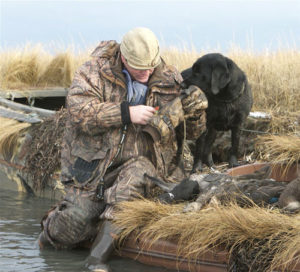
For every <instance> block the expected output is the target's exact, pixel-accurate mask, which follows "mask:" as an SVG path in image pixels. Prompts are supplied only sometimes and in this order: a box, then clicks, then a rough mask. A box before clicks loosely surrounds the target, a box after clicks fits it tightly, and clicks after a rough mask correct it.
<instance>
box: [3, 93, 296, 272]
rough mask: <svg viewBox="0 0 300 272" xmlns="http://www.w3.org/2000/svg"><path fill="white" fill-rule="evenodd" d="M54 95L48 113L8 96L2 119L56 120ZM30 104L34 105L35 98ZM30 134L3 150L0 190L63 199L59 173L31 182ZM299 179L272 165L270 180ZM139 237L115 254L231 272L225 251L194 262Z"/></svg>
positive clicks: (172, 245)
mask: <svg viewBox="0 0 300 272" xmlns="http://www.w3.org/2000/svg"><path fill="white" fill-rule="evenodd" d="M48 93H49V92H48ZM30 95H31V96H30V97H34V99H35V100H37V99H41V97H40V95H41V94H40V93H39V92H36V91H35V92H31V93H30ZM53 95H55V96H54V97H59V99H60V103H56V104H55V106H54V107H51V105H49V104H48V102H47V99H48V98H51V99H52V98H53ZM53 95H52V96H50V97H49V94H48V95H46V96H45V97H44V101H43V104H44V105H47V108H46V109H45V108H44V109H43V108H41V107H35V106H33V105H24V100H25V101H26V99H27V98H26V97H22V96H20V97H18V96H17V95H16V94H15V95H14V99H15V100H16V99H21V100H22V101H21V102H23V104H20V103H18V102H16V101H12V100H11V99H12V95H6V96H5V97H2V98H0V116H1V117H5V118H6V119H12V120H17V121H19V122H26V123H31V124H39V123H40V122H42V121H43V120H46V119H47V118H49V117H51V116H52V117H53V116H54V115H55V114H56V111H57V109H58V108H59V107H60V106H62V105H63V104H64V96H65V92H64V90H60V91H59V92H57V93H55V94H53ZM8 98H10V99H8ZM28 101H29V100H28V99H27V102H28ZM30 101H32V98H31V99H30ZM49 103H50V102H49ZM50 104H51V103H50ZM30 132H32V131H30V130H29V129H28V128H24V129H23V130H22V133H20V134H17V137H16V138H15V139H14V144H15V145H17V149H15V148H14V147H11V149H12V150H7V149H9V147H7V146H6V147H7V149H1V150H2V152H0V181H1V188H3V189H9V190H14V191H23V192H27V193H28V194H34V195H37V196H39V197H46V198H52V199H53V198H54V199H61V197H62V196H63V191H64V190H63V189H64V186H63V185H62V184H61V183H60V181H59V169H58V170H57V171H55V172H54V173H53V174H52V175H51V177H50V178H49V180H48V182H47V184H46V186H45V187H44V188H43V190H41V191H39V192H36V191H35V189H34V181H33V180H32V179H31V178H30V175H28V173H26V171H27V170H26V167H25V163H26V162H25V158H26V152H28V145H30V141H31V139H30V137H28V134H30ZM3 150H5V151H3ZM267 164H269V162H264V163H254V164H248V165H244V166H240V167H237V168H233V169H230V170H228V171H227V174H229V175H233V176H234V175H241V174H248V173H252V172H254V171H256V170H258V169H260V168H261V167H263V166H265V165H267ZM299 175H300V165H298V164H295V165H293V166H292V167H289V168H288V169H283V168H282V166H280V165H272V174H271V177H272V178H274V179H275V180H277V181H285V182H289V181H291V180H293V179H295V178H296V177H298V176H299ZM136 237H137V235H135V234H134V233H133V234H131V235H130V236H128V237H127V238H126V239H125V240H124V242H123V243H122V246H121V247H120V248H119V249H118V250H116V252H115V254H116V255H118V256H121V257H126V258H131V259H134V260H136V261H139V262H141V263H144V264H148V265H152V266H158V267H164V268H168V269H175V270H176V269H177V270H181V271H203V272H212V271H213V272H221V271H228V262H229V258H230V254H229V252H228V251H227V250H226V249H225V248H222V247H221V248H218V249H217V250H216V249H214V250H209V251H207V252H204V253H203V254H200V255H198V256H197V259H192V258H187V257H185V255H184V254H183V255H178V250H177V247H178V245H177V242H176V241H172V240H157V241H155V242H154V243H152V241H151V240H149V239H148V238H146V237H143V236H141V237H140V236H139V239H137V238H136ZM274 271H281V270H280V267H279V268H278V270H274ZM292 271H294V272H297V271H299V272H300V262H298V263H295V264H294V266H293V269H292Z"/></svg>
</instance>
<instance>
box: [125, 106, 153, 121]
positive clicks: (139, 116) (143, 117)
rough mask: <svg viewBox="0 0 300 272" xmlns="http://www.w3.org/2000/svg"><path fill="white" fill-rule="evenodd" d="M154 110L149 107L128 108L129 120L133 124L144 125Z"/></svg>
mask: <svg viewBox="0 0 300 272" xmlns="http://www.w3.org/2000/svg"><path fill="white" fill-rule="evenodd" d="M155 111H156V109H155V108H153V107H150V106H144V105H137V106H129V113H130V120H131V122H132V123H133V124H140V125H146V124H147V123H148V121H149V120H150V118H151V117H152V116H153V114H154V113H155Z"/></svg>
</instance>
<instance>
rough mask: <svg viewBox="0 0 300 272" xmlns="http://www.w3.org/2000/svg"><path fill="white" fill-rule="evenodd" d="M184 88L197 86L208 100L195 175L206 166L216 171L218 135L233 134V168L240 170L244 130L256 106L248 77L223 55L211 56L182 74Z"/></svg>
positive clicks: (231, 153) (195, 160)
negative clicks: (213, 149)
mask: <svg viewBox="0 0 300 272" xmlns="http://www.w3.org/2000/svg"><path fill="white" fill-rule="evenodd" d="M181 74H182V77H183V79H184V80H183V82H182V84H181V86H182V88H188V87H189V86H190V85H196V86H198V87H199V88H201V89H202V91H203V92H204V93H205V95H206V97H207V100H208V108H207V109H206V118H207V121H206V127H207V130H206V132H205V133H203V134H202V135H201V136H200V137H199V138H198V139H197V141H196V151H195V159H194V166H193V170H192V172H196V171H197V170H200V171H201V170H202V163H205V164H206V165H207V166H208V167H213V166H214V162H213V159H212V145H213V143H214V141H215V139H216V133H217V131H227V130H231V151H230V154H229V167H230V168H232V167H236V166H238V165H239V164H238V161H237V157H238V149H239V140H240V133H241V127H242V125H243V122H244V121H245V119H246V118H247V116H248V114H249V112H250V110H251V107H252V104H253V98H252V92H251V88H250V85H249V84H248V80H247V77H246V75H245V73H244V72H243V71H242V70H241V69H240V68H239V67H238V66H237V65H236V64H235V63H234V62H233V61H232V60H231V59H229V58H227V57H224V56H223V55H221V54H218V53H213V54H207V55H204V56H202V57H201V58H199V59H198V60H197V61H196V62H195V63H194V64H193V66H192V68H189V69H186V70H184V71H183V72H182V73H181Z"/></svg>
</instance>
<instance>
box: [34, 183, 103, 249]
mask: <svg viewBox="0 0 300 272" xmlns="http://www.w3.org/2000/svg"><path fill="white" fill-rule="evenodd" d="M94 195H95V193H94V192H89V191H84V190H82V189H79V188H75V187H73V186H71V187H70V188H68V192H67V194H66V195H65V197H64V199H63V200H62V201H60V202H59V203H58V204H57V205H56V206H54V207H53V208H51V209H50V210H49V211H48V212H47V214H46V215H45V216H44V217H43V219H42V222H41V225H42V232H41V234H40V237H39V244H40V247H41V248H43V247H44V246H46V245H48V244H50V245H52V246H53V247H55V248H58V249H60V248H74V247H80V246H83V245H84V244H85V243H91V242H92V241H93V240H94V238H95V236H96V235H97V232H98V226H99V224H100V219H99V216H100V214H101V213H102V212H103V211H104V208H105V203H104V202H103V201H96V200H95V199H94Z"/></svg>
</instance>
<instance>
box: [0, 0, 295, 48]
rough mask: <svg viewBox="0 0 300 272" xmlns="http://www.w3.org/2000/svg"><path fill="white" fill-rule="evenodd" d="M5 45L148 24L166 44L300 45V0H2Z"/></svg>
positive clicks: (80, 42)
mask: <svg viewBox="0 0 300 272" xmlns="http://www.w3.org/2000/svg"><path fill="white" fill-rule="evenodd" d="M0 18H1V19H0V20H1V21H0V31H1V32H0V47H1V49H2V50H3V49H7V48H15V47H20V46H24V45H25V44H26V43H31V44H37V43H41V44H43V45H52V46H53V45H54V46H59V47H63V48H67V47H68V46H70V45H73V46H75V47H76V48H79V49H80V48H83V49H84V48H86V47H90V46H93V45H96V44H97V43H98V42H100V41H102V40H117V41H121V39H122V35H123V34H124V33H126V32H127V31H128V30H130V29H131V28H134V27H137V26H144V27H149V28H150V29H151V30H152V31H153V32H154V33H155V34H156V35H157V37H158V39H159V41H160V43H161V46H162V47H169V46H175V47H177V48H184V47H187V48H191V47H192V46H193V47H195V48H196V49H197V50H199V51H200V50H213V49H218V51H221V52H226V50H228V49H230V48H231V46H232V45H233V44H234V45H235V46H238V47H240V48H242V49H250V50H254V51H257V52H259V51H262V50H271V51H272V50H277V49H282V48H292V49H300V0H273V1H271V0H265V1H258V0H239V1H238V0H235V1H233V0H231V1H229V0H223V1H220V0H218V1H217V0H210V1H209V0H203V1H201V0H199V1H192V0H186V1H184V0H182V1H179V0H178V1H171V0H160V1H156V0H153V1H149V0H148V1H147V0H136V1H129V0H123V1H122V0H118V1H117V0H102V1H88V0H87V1H71V0H61V1H48V0H41V1H37V0H36V1H27V0H23V1H15V0H10V1H8V0H0Z"/></svg>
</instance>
